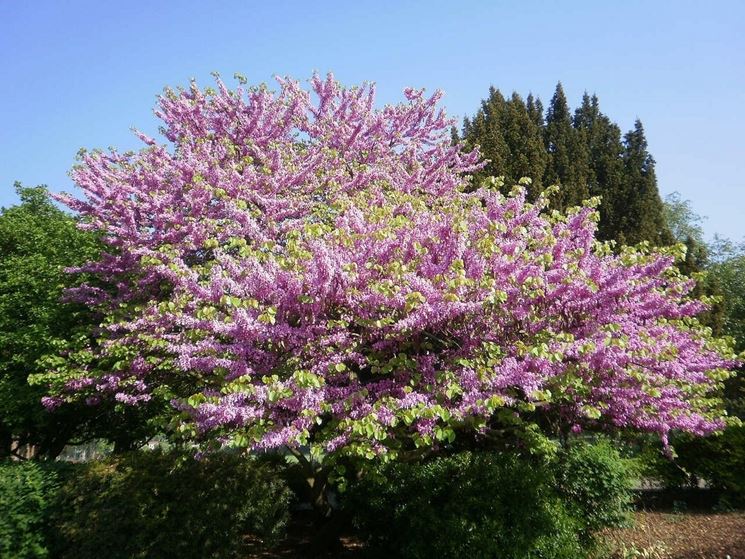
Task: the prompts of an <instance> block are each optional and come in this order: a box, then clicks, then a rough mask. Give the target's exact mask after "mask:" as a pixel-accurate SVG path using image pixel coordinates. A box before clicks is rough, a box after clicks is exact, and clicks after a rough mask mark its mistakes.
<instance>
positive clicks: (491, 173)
mask: <svg viewBox="0 0 745 559" xmlns="http://www.w3.org/2000/svg"><path fill="white" fill-rule="evenodd" d="M529 101H530V102H529V104H528V105H527V106H526V103H525V101H523V99H522V98H521V97H520V96H519V95H518V94H517V93H513V94H512V96H511V98H510V99H509V100H505V98H504V97H503V96H502V94H501V92H500V91H499V90H497V89H494V88H491V89H490V90H489V97H488V98H487V99H486V100H484V101H483V102H482V106H481V109H479V111H478V112H477V113H476V115H475V116H474V117H473V119H468V118H466V119H465V121H464V124H463V138H464V140H465V142H466V146H467V149H473V148H475V147H476V146H479V149H480V150H481V151H482V153H484V154H488V159H489V162H488V163H487V164H486V165H485V166H484V167H483V168H482V169H480V170H478V171H477V172H476V173H475V175H474V180H475V183H476V184H479V183H480V181H481V180H483V179H484V178H486V177H499V176H502V177H504V184H505V185H510V186H511V185H514V184H516V183H517V181H518V180H520V179H521V178H523V177H529V178H531V179H532V185H531V186H530V189H529V195H530V197H531V198H532V199H535V197H536V196H537V195H538V194H539V193H540V192H541V190H542V189H543V182H542V176H543V174H544V172H545V169H546V164H547V160H548V156H547V154H546V150H545V147H544V146H543V131H542V128H541V124H539V121H538V120H537V118H539V119H540V120H542V118H543V117H542V116H540V117H537V116H536V113H537V112H540V111H541V110H542V108H540V102H538V105H536V103H534V101H533V98H532V96H531V97H530V98H529ZM510 186H506V187H505V189H504V191H505V193H506V192H507V191H509V188H510Z"/></svg>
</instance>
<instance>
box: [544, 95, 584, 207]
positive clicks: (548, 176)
mask: <svg viewBox="0 0 745 559" xmlns="http://www.w3.org/2000/svg"><path fill="white" fill-rule="evenodd" d="M544 141H545V145H546V150H547V151H548V155H549V160H548V166H547V168H546V172H545V173H544V176H543V184H545V185H551V184H558V185H559V186H560V187H561V188H560V190H559V193H558V194H557V196H556V206H557V207H559V208H560V209H563V208H567V207H569V206H575V205H578V204H580V203H581V202H582V201H583V200H585V199H586V198H588V197H589V189H588V186H587V183H588V179H589V177H590V156H589V153H588V150H587V145H586V144H587V142H586V140H585V135H584V131H583V130H577V129H575V128H574V127H573V123H572V115H571V113H570V112H569V104H568V103H567V99H566V95H565V94H564V88H563V87H562V85H561V82H559V83H558V84H557V85H556V91H555V92H554V96H553V98H552V99H551V104H550V105H549V107H548V112H547V114H546V128H545V136H544Z"/></svg>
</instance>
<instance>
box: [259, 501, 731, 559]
mask: <svg viewBox="0 0 745 559" xmlns="http://www.w3.org/2000/svg"><path fill="white" fill-rule="evenodd" d="M312 530H313V527H312V524H311V523H310V521H309V520H307V519H296V520H295V521H294V522H293V525H292V526H291V530H290V533H289V535H288V538H287V539H286V540H285V542H284V543H283V544H282V545H281V546H280V547H279V548H277V549H276V550H274V551H272V552H264V553H257V554H254V555H251V556H250V558H249V559H279V558H290V557H308V556H309V555H310V544H309V541H310V534H311V533H312ZM605 536H606V539H607V542H608V544H609V549H615V550H616V552H615V553H614V554H613V555H612V557H613V559H745V512H726V513H724V512H723V513H713V512H681V513H673V512H657V511H655V512H644V511H640V512H636V513H634V524H633V527H630V528H621V529H616V530H610V531H608V532H607V533H606V534H605ZM623 547H625V548H626V549H627V553H626V554H625V555H624V554H623V553H622V552H621V551H620V550H621V549H622V548H623ZM634 549H635V550H636V553H635V552H634V551H633V550H634ZM361 551H362V546H361V544H360V542H359V541H358V540H356V539H354V538H353V537H344V538H342V548H341V549H339V550H337V551H335V552H332V553H328V554H326V555H324V556H323V557H325V558H331V557H334V558H341V559H354V558H359V557H361V555H362V554H361Z"/></svg>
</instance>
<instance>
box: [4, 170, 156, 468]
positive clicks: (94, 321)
mask: <svg viewBox="0 0 745 559" xmlns="http://www.w3.org/2000/svg"><path fill="white" fill-rule="evenodd" d="M16 188H17V190H18V194H19V197H20V199H21V203H20V204H19V205H17V206H13V207H10V208H5V209H3V210H2V213H1V214H0V456H2V455H8V454H9V453H10V449H11V446H12V445H13V444H15V445H17V446H19V445H29V446H30V448H31V450H32V452H33V454H34V455H35V456H38V457H47V458H50V457H51V458H54V457H56V456H57V455H58V454H59V453H60V452H61V451H62V449H63V447H64V446H65V445H66V444H68V443H75V442H81V441H86V440H89V439H91V438H96V437H103V438H107V439H109V440H111V441H114V442H116V444H117V447H118V448H122V447H124V448H126V447H131V446H133V444H134V443H135V442H136V441H141V440H144V439H146V438H148V437H149V436H151V435H152V432H153V429H152V427H151V426H149V425H147V423H146V421H145V419H146V415H147V414H145V413H144V412H145V410H144V409H139V410H134V409H132V408H124V407H123V406H114V405H112V406H108V407H107V406H101V407H98V408H96V409H94V408H91V407H90V406H87V405H85V403H84V402H78V403H77V405H71V406H66V407H64V408H58V409H56V410H55V411H54V413H49V410H47V409H44V407H43V406H42V404H41V402H42V398H43V397H44V396H45V394H46V391H45V389H44V387H43V386H39V385H34V384H32V383H31V382H30V381H33V379H34V377H38V376H39V375H43V374H44V372H45V371H46V370H47V369H48V368H50V367H54V366H56V365H57V364H59V363H61V362H66V358H65V357H64V354H65V353H69V352H70V350H71V349H72V348H75V347H79V346H81V345H83V346H86V347H87V346H88V344H89V343H90V342H91V336H92V334H93V333H94V332H95V329H96V327H97V325H98V323H99V321H100V319H101V317H100V315H98V314H97V313H96V312H94V311H93V310H92V309H91V308H90V307H88V306H87V305H85V304H81V303H80V302H75V301H68V300H63V292H64V290H65V288H68V287H72V286H75V285H78V284H79V283H80V282H81V281H85V280H87V281H89V282H91V281H92V282H95V278H93V277H90V276H88V277H85V276H83V277H80V276H75V275H71V274H68V273H66V269H67V268H69V267H74V266H78V265H80V264H83V263H84V262H87V261H89V260H91V259H95V258H98V256H99V254H100V251H101V243H100V242H99V239H98V235H97V234H96V233H94V232H90V231H85V230H82V229H80V228H79V227H78V222H77V220H76V219H74V218H73V217H71V216H70V215H68V214H66V213H65V212H63V211H62V210H60V209H59V208H57V207H56V206H55V205H54V203H53V202H52V200H50V198H49V194H48V192H47V190H46V188H44V187H35V188H24V187H21V186H20V185H18V184H17V185H16Z"/></svg>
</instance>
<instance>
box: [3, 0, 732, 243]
mask: <svg viewBox="0 0 745 559" xmlns="http://www.w3.org/2000/svg"><path fill="white" fill-rule="evenodd" d="M743 29H745V2H742V1H730V2H725V1H722V2H717V1H713V2H707V3H704V2H684V1H674V2H673V1H670V2H663V1H657V2H652V1H645V2H642V1H635V0H632V1H624V2H597V1H594V2H584V1H583V2H580V1H575V2H570V1H565V2H561V3H560V2H534V1H513V2H497V1H492V2H487V1H482V2H476V1H459V2H455V1H454V2H437V1H428V2H402V1H398V2H396V1H390V2H389V1H377V2H349V1H345V2H332V1H328V2H323V1H316V2H308V1H304V2H282V1H275V2H261V3H259V2H247V1H246V2H229V1H222V2H205V1H202V2H196V1H181V2H175V1H173V2H167V1H160V2H145V1H142V2H134V1H130V2H101V1H96V2H84V1H78V2H65V1H62V0H58V1H48V2H44V1H35V2H13V1H11V0H0V76H2V81H1V82H0V83H1V84H2V86H1V87H0V205H5V206H7V205H9V204H12V203H14V202H15V201H16V197H15V194H14V191H13V182H14V181H16V180H20V181H22V182H23V183H24V184H27V185H34V184H39V183H46V184H48V185H49V186H50V187H51V188H52V189H53V190H71V189H72V183H71V181H70V179H69V178H68V176H67V172H68V170H69V169H70V167H71V165H72V164H73V162H74V157H75V154H76V152H77V151H78V149H79V148H81V147H87V148H93V147H104V148H105V147H107V146H116V147H118V148H120V149H131V148H135V147H137V142H136V141H135V139H134V138H133V137H132V135H131V133H130V131H129V129H130V127H132V126H137V127H138V128H140V129H142V130H143V131H145V132H150V133H154V132H155V131H156V130H157V121H156V119H155V117H154V116H153V114H152V108H153V106H154V103H155V96H156V95H157V94H158V93H159V92H160V91H161V90H162V88H163V87H164V86H165V85H183V84H185V83H187V82H188V80H189V78H191V77H195V78H196V79H197V80H198V81H199V82H201V83H202V84H203V85H207V84H208V83H209V82H210V81H211V77H210V72H212V71H219V72H220V73H221V74H222V75H223V76H224V77H225V78H228V77H230V76H232V75H233V74H234V72H240V73H242V74H245V75H246V76H247V77H248V78H249V80H250V81H251V82H254V83H255V82H262V81H268V80H271V78H272V76H273V75H275V74H279V75H291V76H293V77H296V78H298V79H306V78H307V77H309V76H310V75H311V73H312V72H313V71H314V70H318V71H320V72H323V73H325V72H327V71H332V72H334V73H335V75H336V77H337V78H338V79H339V80H340V81H342V82H343V83H345V84H350V85H351V84H354V83H359V82H361V81H364V80H369V81H374V82H376V83H377V86H378V101H379V103H380V104H381V105H382V104H384V103H388V102H396V101H398V100H399V99H400V98H401V90H402V89H403V88H404V87H406V86H416V87H426V88H428V89H430V90H433V89H437V88H439V89H443V90H444V91H445V93H446V96H445V100H444V102H445V105H446V106H447V108H448V112H449V113H450V114H451V115H454V116H457V117H458V118H459V119H460V118H462V117H463V116H464V115H467V114H472V113H473V112H475V110H476V109H477V108H478V106H479V102H480V100H481V99H482V98H484V97H485V96H486V94H487V91H488V88H489V86H490V85H494V86H495V87H498V88H499V89H501V90H503V91H504V92H511V91H512V90H516V91H518V92H520V93H522V94H523V95H525V94H527V93H528V92H530V91H532V92H533V93H534V94H537V95H539V96H540V97H541V98H542V99H543V100H544V102H547V101H548V100H549V99H550V97H551V94H552V92H553V89H554V86H555V84H556V82H557V81H558V80H561V81H562V82H563V84H564V87H565V90H566V92H567V95H568V97H569V100H570V102H571V104H572V106H573V107H574V106H576V105H577V104H578V103H579V101H580V98H581V95H582V92H583V91H584V90H588V91H590V92H595V93H597V95H598V96H599V98H600V103H601V109H602V110H603V111H604V112H605V113H606V114H608V115H609V116H610V117H611V118H612V119H613V120H615V121H617V122H618V123H619V124H620V125H621V127H622V128H623V129H624V130H626V129H629V128H630V127H631V126H632V125H633V121H634V119H635V118H636V117H639V118H640V119H641V120H642V122H643V123H644V126H645V128H646V131H647V138H648V140H649V144H650V150H651V152H652V154H653V155H654V157H655V159H656V160H657V171H658V178H659V185H660V189H661V191H662V193H663V195H664V194H667V193H669V192H672V191H679V192H680V193H681V194H682V196H683V198H686V199H690V200H691V201H692V203H693V207H694V209H695V210H696V211H697V212H698V213H700V214H702V215H705V216H708V219H707V221H706V222H705V223H704V228H705V230H706V232H707V234H708V235H711V234H713V233H715V232H718V233H720V234H723V235H725V236H728V237H731V238H734V239H741V238H743V237H744V236H745V219H743V217H742V215H743V210H744V209H745V139H744V132H745V33H744V32H743Z"/></svg>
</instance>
